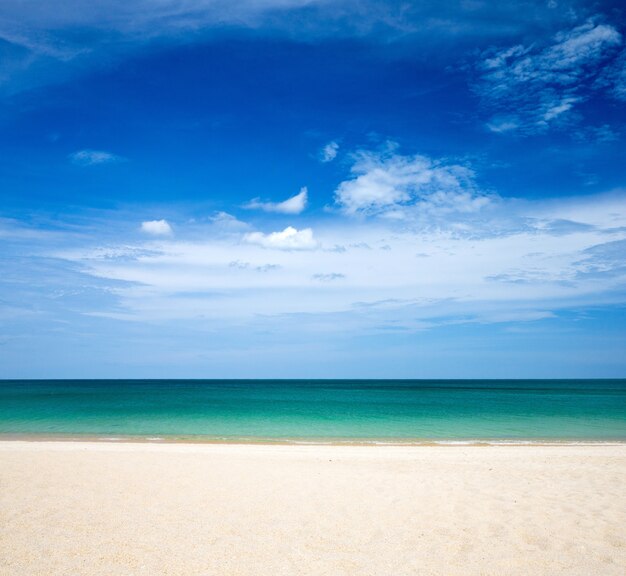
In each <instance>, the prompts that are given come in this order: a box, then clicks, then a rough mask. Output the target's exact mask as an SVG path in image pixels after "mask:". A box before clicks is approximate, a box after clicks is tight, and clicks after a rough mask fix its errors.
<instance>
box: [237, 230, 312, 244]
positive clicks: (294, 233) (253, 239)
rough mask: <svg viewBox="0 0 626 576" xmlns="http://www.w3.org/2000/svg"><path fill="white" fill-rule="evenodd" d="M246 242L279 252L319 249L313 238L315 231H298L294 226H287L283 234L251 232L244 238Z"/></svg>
mask: <svg viewBox="0 0 626 576" xmlns="http://www.w3.org/2000/svg"><path fill="white" fill-rule="evenodd" d="M244 240H245V241H246V242H249V243H251V244H258V245H259V246H263V247H264V248H275V249H278V250H312V249H313V248H316V247H317V245H318V244H317V241H316V240H315V239H314V238H313V230H311V228H304V229H303V230H298V229H296V228H294V227H293V226H287V228H285V229H284V230H282V231H281V232H271V233H270V234H263V232H250V233H248V234H246V235H245V236H244Z"/></svg>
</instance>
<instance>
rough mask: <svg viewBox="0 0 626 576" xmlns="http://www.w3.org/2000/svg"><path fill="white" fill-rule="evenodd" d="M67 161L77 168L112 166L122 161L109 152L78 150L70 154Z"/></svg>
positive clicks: (119, 157)
mask: <svg viewBox="0 0 626 576" xmlns="http://www.w3.org/2000/svg"><path fill="white" fill-rule="evenodd" d="M69 159H70V161H71V162H72V163H73V164H77V165H78V166H93V165H95V164H112V163H114V162H122V161H123V160H124V158H122V157H121V156H117V155H116V154H112V153H111V152H105V151H104V150H78V151H77V152H73V153H72V154H70V155H69Z"/></svg>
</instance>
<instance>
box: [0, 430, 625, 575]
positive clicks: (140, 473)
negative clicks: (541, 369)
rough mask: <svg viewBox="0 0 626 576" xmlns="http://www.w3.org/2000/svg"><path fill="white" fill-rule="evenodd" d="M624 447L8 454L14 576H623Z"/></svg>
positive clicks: (6, 450)
mask: <svg viewBox="0 0 626 576" xmlns="http://www.w3.org/2000/svg"><path fill="white" fill-rule="evenodd" d="M624 478H626V445H597V446H575V445H561V446H487V447H479V446H415V447H391V446H384V447H382V446H267V445H219V444H214V445H211V444H204V445H202V444H149V443H143V444H142V443H120V444H116V443H103V442H27V441H2V442H0V550H1V553H0V573H1V574H3V575H22V576H27V575H44V574H46V575H61V574H63V575H66V574H67V575H70V574H72V575H75V574H81V575H106V576H111V575H135V574H137V575H161V574H167V575H185V576H191V575H201V574H202V575H212V574H228V575H240V574H241V575H263V574H271V575H273V576H276V575H282V574H285V575H296V574H307V575H308V574H310V575H324V574H328V575H339V574H355V575H356V574H359V575H369V574H371V575H381V576H382V575H385V576H387V575H392V574H393V575H401V574H420V575H426V574H446V575H451V574H464V575H468V574H470V575H471V574H477V575H478V574H481V575H487V574H494V575H495V574H507V575H511V574H524V575H527V574H550V575H554V574H568V575H577V574H579V575H585V576H587V575H590V574H602V575H610V574H616V575H617V574H619V575H622V574H624V573H625V572H626V491H625V488H624Z"/></svg>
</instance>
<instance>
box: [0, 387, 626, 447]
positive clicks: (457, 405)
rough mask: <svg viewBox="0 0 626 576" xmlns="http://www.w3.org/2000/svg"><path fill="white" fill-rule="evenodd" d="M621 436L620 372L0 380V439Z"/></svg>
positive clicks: (625, 430) (625, 402)
mask: <svg viewBox="0 0 626 576" xmlns="http://www.w3.org/2000/svg"><path fill="white" fill-rule="evenodd" d="M67 437H71V438H75V439H99V440H109V441H124V440H145V441H177V440H180V441H207V442H211V441H213V442H270V443H273V442H277V443H374V444H378V443H381V444H385V443H390V444H395V443H398V444H412V443H418V444H419V443H480V442H486V443H490V442H495V443H516V442H521V443H524V442H538V443H544V442H547V443H550V442H623V441H626V379H620V380H0V438H44V439H54V438H67Z"/></svg>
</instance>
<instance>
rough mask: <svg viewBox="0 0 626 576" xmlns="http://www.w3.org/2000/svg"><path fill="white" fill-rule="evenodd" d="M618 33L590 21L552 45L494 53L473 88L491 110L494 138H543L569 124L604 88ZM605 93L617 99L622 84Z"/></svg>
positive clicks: (484, 62) (619, 41) (489, 124)
mask: <svg viewBox="0 0 626 576" xmlns="http://www.w3.org/2000/svg"><path fill="white" fill-rule="evenodd" d="M621 44H622V37H621V34H620V33H619V32H618V30H617V29H616V28H615V27H614V26H612V25H610V24H607V23H602V22H600V21H599V19H597V18H596V19H591V20H588V21H587V22H585V23H584V24H582V25H580V26H577V27H575V28H573V29H571V30H566V31H562V32H560V33H558V34H556V35H555V36H554V37H553V38H552V41H551V42H550V43H548V44H544V45H540V44H531V45H522V44H518V45H516V46H512V47H509V48H506V49H501V50H495V51H493V50H492V51H489V52H488V53H486V54H485V55H484V58H483V59H482V60H481V61H480V63H479V64H478V66H477V71H478V79H477V81H476V82H475V84H474V89H475V91H476V92H477V93H478V94H479V95H480V97H481V98H482V100H483V103H484V104H485V106H486V107H487V109H488V110H491V112H492V113H493V116H492V118H491V119H490V120H489V121H488V122H487V123H486V125H487V128H488V129H489V130H491V131H492V132H497V133H505V132H513V131H516V132H519V133H522V134H530V133H537V132H543V131H545V130H547V129H548V128H549V127H550V126H554V125H558V124H563V123H566V121H567V120H569V119H571V112H572V111H573V110H575V109H576V107H577V106H578V105H579V104H580V103H581V102H583V101H584V100H585V99H587V98H588V96H589V91H590V90H594V89H598V88H600V87H601V85H600V83H598V80H599V79H600V78H602V77H603V76H604V74H605V70H607V69H608V68H609V66H610V65H611V63H612V61H613V60H614V59H615V57H616V55H617V53H618V48H619V46H620V45H621ZM607 83H608V81H607V80H605V81H604V83H603V84H604V87H605V88H608V90H607V92H608V93H615V90H616V87H617V84H618V83H617V80H616V79H613V80H612V81H611V84H612V86H609V87H607V86H606V84H607Z"/></svg>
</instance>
